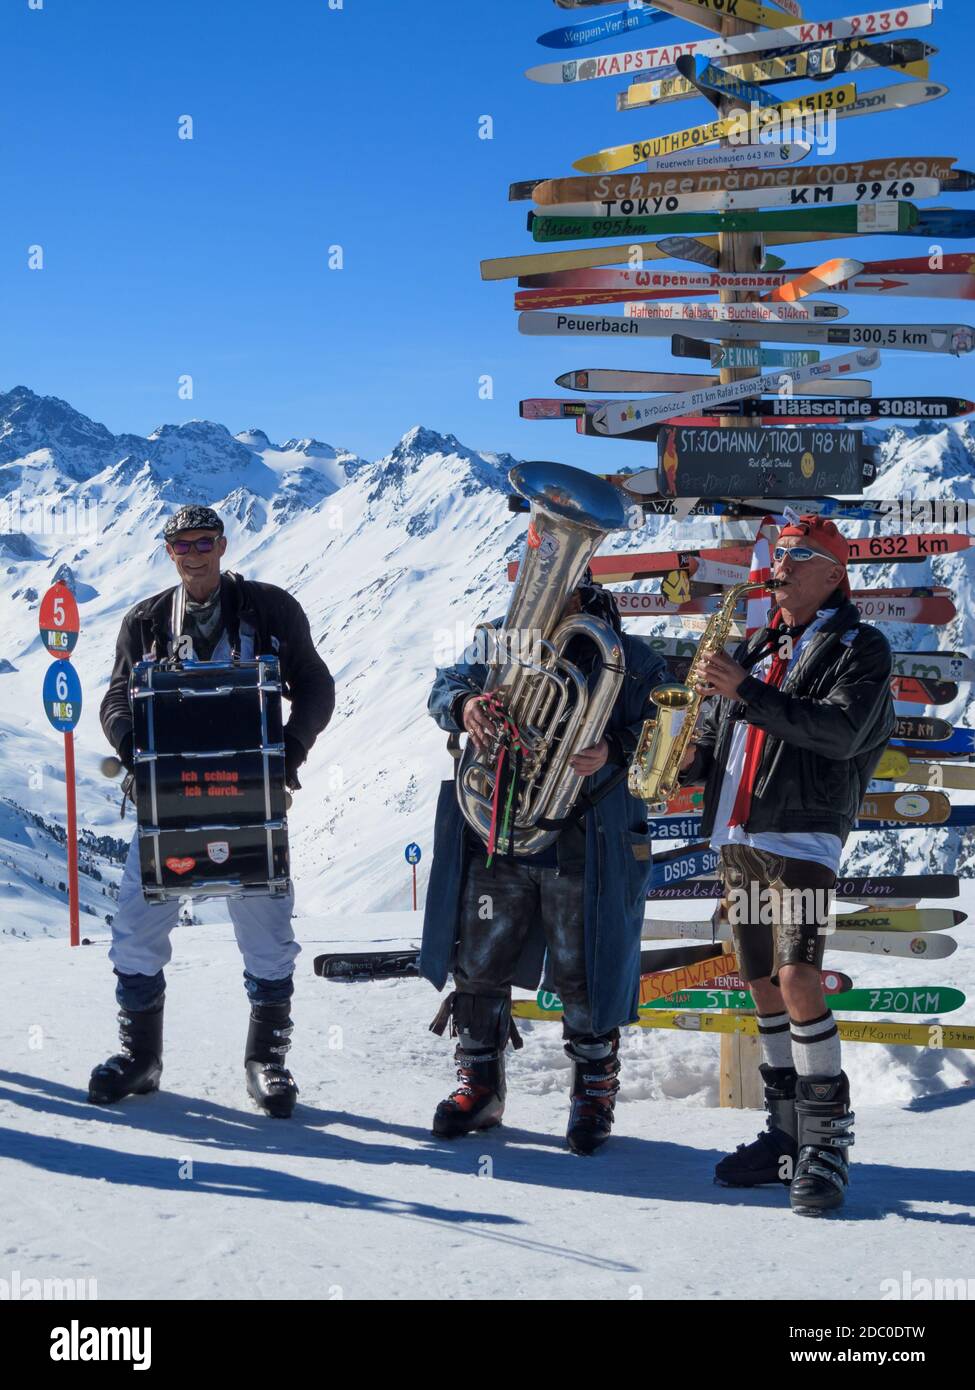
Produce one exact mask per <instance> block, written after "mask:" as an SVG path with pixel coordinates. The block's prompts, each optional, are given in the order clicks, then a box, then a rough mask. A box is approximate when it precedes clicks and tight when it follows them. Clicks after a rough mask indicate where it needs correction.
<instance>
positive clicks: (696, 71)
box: [674, 53, 779, 111]
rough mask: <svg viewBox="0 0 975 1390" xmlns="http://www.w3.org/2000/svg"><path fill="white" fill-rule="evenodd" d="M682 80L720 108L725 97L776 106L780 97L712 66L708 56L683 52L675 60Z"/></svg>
mask: <svg viewBox="0 0 975 1390" xmlns="http://www.w3.org/2000/svg"><path fill="white" fill-rule="evenodd" d="M674 66H675V67H676V69H677V71H678V72H679V73H680V75H681V77H683V79H684V81H685V82H688V83H690V85H691V86H692V87H694V88H695V89H696V90H697V91H698V92H700V94H701V96H703V97H705V98H706V99H707V100H708V101H709V102H710V103H711V105H712V106H714V107H716V108H717V110H718V111H721V110H722V109H723V108H722V103H723V102H724V101H728V100H730V101H737V102H740V103H741V104H742V105H743V106H747V105H748V104H749V103H754V104H755V105H756V106H759V107H761V106H777V105H778V102H779V99H778V97H776V96H774V95H773V94H772V93H771V92H766V91H765V89H764V88H763V87H759V86H757V85H756V84H755V83H754V82H749V81H747V80H746V79H745V78H743V77H741V76H738V75H737V74H735V73H731V72H728V71H727V70H726V69H724V68H718V67H715V65H714V64H713V63H709V62H708V60H707V58H695V57H693V56H692V55H691V54H689V53H687V54H684V56H683V57H681V58H678V59H677V62H676V63H675V64H674Z"/></svg>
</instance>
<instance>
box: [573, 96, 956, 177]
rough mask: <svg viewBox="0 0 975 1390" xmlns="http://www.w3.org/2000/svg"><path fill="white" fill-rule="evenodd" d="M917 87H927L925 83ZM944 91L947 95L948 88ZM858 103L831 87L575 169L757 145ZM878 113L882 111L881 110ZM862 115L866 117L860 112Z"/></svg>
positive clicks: (611, 151) (614, 150) (592, 158)
mask: <svg viewBox="0 0 975 1390" xmlns="http://www.w3.org/2000/svg"><path fill="white" fill-rule="evenodd" d="M902 85H903V86H909V85H913V84H910V83H904V84H902ZM917 85H918V86H921V87H924V86H925V84H924V83H919V84H917ZM928 85H931V84H928ZM944 91H947V88H945V89H944ZM857 100H858V93H857V89H856V86H855V84H854V83H852V82H844V83H843V84H842V85H841V86H839V87H828V88H826V90H824V91H819V92H813V93H812V94H811V95H809V96H806V97H793V98H791V99H790V100H786V101H780V102H776V104H775V105H774V106H764V107H762V108H761V109H760V110H758V111H755V110H749V111H748V112H747V113H743V112H736V113H733V114H732V115H730V116H721V117H719V118H718V119H717V120H713V121H706V122H704V123H703V124H702V125H695V126H689V127H688V128H687V130H675V131H673V132H672V133H671V134H670V135H657V136H654V137H652V138H651V139H648V140H638V141H632V142H631V143H630V144H628V145H611V146H609V147H608V148H607V149H603V150H596V152H595V153H594V154H586V155H583V156H582V157H581V158H579V159H574V160H573V161H572V167H573V168H574V169H579V170H580V171H581V172H582V173H584V174H608V173H612V172H613V171H614V170H616V169H628V168H629V167H630V166H631V165H633V164H639V163H640V162H641V161H642V160H645V159H650V158H652V157H654V156H656V155H662V154H673V153H674V152H675V151H678V150H685V149H695V148H697V147H698V146H700V145H715V144H717V143H718V141H719V140H729V141H731V143H732V144H740V143H742V142H743V141H744V140H746V139H749V138H750V139H752V140H753V141H757V140H760V139H761V137H762V135H763V133H766V132H770V133H771V134H772V135H773V136H774V134H775V132H776V129H777V127H779V126H781V125H782V124H783V123H784V122H786V121H789V122H798V121H800V120H802V119H803V118H804V117H807V116H809V115H812V114H814V113H817V112H830V113H832V114H833V115H836V116H838V115H840V114H841V113H842V112H843V111H844V110H851V111H852V110H854V109H855V108H856V103H857ZM877 109H883V108H882V107H879V106H878V107H877ZM860 114H866V113H865V112H864V111H861V113H860ZM799 133H800V134H802V133H803V132H801V131H800V132H799Z"/></svg>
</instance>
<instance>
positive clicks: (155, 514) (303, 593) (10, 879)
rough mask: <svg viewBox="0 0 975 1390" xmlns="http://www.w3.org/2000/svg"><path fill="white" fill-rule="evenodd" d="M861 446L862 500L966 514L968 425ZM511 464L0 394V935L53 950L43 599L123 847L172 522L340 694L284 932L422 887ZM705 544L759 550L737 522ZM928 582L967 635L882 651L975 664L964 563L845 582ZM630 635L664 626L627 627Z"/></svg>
mask: <svg viewBox="0 0 975 1390" xmlns="http://www.w3.org/2000/svg"><path fill="white" fill-rule="evenodd" d="M873 434H874V436H875V439H876V442H878V443H879V444H880V446H881V452H882V456H883V461H884V466H883V473H882V476H881V478H880V479H879V480H878V482H877V483H876V484H875V485H874V487H873V492H874V494H875V495H876V496H878V497H903V496H909V495H910V496H914V497H916V498H918V499H931V498H933V497H936V496H955V497H963V498H967V499H970V498H972V496H973V489H972V466H973V463H975V435H973V433H972V430H971V428H970V426H969V425H968V424H967V423H966V424H961V425H951V426H932V425H928V426H920V427H918V428H916V429H895V430H892V431H890V432H889V434H886V435H883V434H882V433H881V432H877V431H874V432H873ZM540 452H541V451H540ZM641 462H642V461H641ZM513 463H514V460H513V459H512V458H510V457H508V456H507V455H497V454H492V453H487V452H483V451H477V450H474V449H470V448H468V447H466V446H464V445H463V444H461V443H460V442H459V441H458V440H457V439H455V438H454V437H453V436H452V435H449V434H446V435H444V434H438V433H436V432H435V431H433V430H430V429H427V428H423V427H420V426H416V427H414V428H413V429H411V430H409V431H408V432H407V433H406V434H405V435H404V436H403V438H402V439H401V440H399V442H398V443H397V444H396V445H395V446H394V447H393V449H392V450H391V451H390V452H389V453H388V454H387V455H386V456H385V457H383V458H381V459H377V460H375V461H369V460H366V459H362V458H360V457H358V456H357V455H355V454H354V453H353V452H351V451H350V450H347V449H342V448H336V447H332V446H331V445H328V444H324V443H322V442H320V441H318V440H314V439H290V440H288V441H286V442H285V443H282V444H275V443H273V442H272V441H271V440H270V439H269V438H268V437H267V435H266V434H265V433H264V432H263V431H262V430H260V429H258V428H252V429H248V430H244V431H241V432H240V433H238V434H236V435H234V434H231V433H230V432H229V430H227V429H226V428H225V427H224V426H223V425H220V424H215V423H213V422H211V421H202V420H194V421H189V422H187V423H184V424H181V425H162V426H160V427H159V428H158V429H156V430H154V431H153V432H152V434H150V435H149V436H148V437H146V438H142V437H139V436H135V435H113V434H111V432H110V431H109V430H108V429H107V428H106V427H105V426H104V425H101V424H97V423H96V422H94V421H92V420H89V419H88V418H87V417H85V416H84V415H82V414H80V413H79V412H78V411H76V410H74V409H73V408H72V407H71V406H70V405H68V404H67V403H65V402H63V401H59V400H56V399H53V398H49V397H38V396H36V395H34V393H32V392H31V391H29V390H27V389H26V388H25V387H17V388H15V389H14V390H13V391H11V392H9V393H8V394H6V395H0V518H4V517H5V518H6V519H5V521H4V520H0V584H2V596H3V601H4V603H3V611H4V615H5V616H4V645H3V652H4V662H3V666H2V668H0V689H2V690H3V691H4V692H5V694H6V697H7V698H6V699H5V700H4V702H3V714H2V715H0V775H2V785H3V793H2V794H3V797H4V806H5V807H6V808H7V809H6V812H5V817H4V819H3V820H0V850H2V851H3V856H2V861H0V894H3V895H4V896H3V897H2V898H0V902H2V904H3V907H4V913H3V926H2V930H6V931H16V932H17V933H18V934H20V933H22V932H27V934H36V933H38V932H46V931H53V932H55V933H56V934H60V933H61V932H62V930H63V917H62V916H61V915H60V914H59V912H58V911H55V910H53V909H54V900H52V899H51V897H50V893H51V891H52V889H51V884H49V883H44V884H38V883H37V876H38V872H39V871H40V870H39V865H40V863H41V861H40V859H39V858H38V856H44V855H47V856H50V862H51V863H52V864H53V862H54V861H55V860H56V859H57V856H58V853H59V852H63V851H62V847H61V846H59V844H58V843H57V842H56V841H55V840H51V838H50V831H49V829H44V828H42V827H41V826H39V825H38V824H35V823H33V822H32V821H31V820H30V816H31V815H34V816H37V817H39V818H40V819H41V822H42V823H43V825H44V826H50V825H52V824H58V825H63V818H64V803H63V786H62V781H63V771H61V770H60V769H61V765H62V757H61V750H60V746H59V740H58V738H57V736H56V735H55V734H54V733H53V731H52V730H51V729H50V727H49V726H48V724H47V721H46V719H45V717H44V713H43V710H42V708H41V704H40V687H41V682H42V679H43V673H44V671H45V670H46V668H47V665H48V664H49V659H48V657H47V654H46V652H45V651H44V650H43V648H42V646H41V643H40V640H39V637H38V633H37V609H38V604H39V599H40V596H41V595H42V594H43V592H44V590H45V589H46V588H47V587H48V586H49V585H50V583H52V582H53V580H54V578H55V577H56V576H57V575H58V574H59V573H61V574H64V575H65V576H67V577H68V578H69V581H70V582H71V583H72V584H73V587H74V589H75V593H76V596H77V597H78V600H79V605H80V610H81V623H82V628H81V637H80V640H79V643H78V647H77V649H76V652H75V657H74V661H75V665H76V667H77V669H78V671H79V673H80V675H81V679H82V685H83V690H84V695H85V700H84V712H83V715H82V720H81V724H80V726H79V730H78V733H77V737H76V742H77V757H78V774H79V817H80V823H81V824H82V825H83V826H84V827H85V828H86V830H87V831H89V832H90V833H91V835H93V836H104V835H107V836H109V837H111V839H112V841H115V840H118V839H119V838H125V837H127V836H128V835H129V834H130V833H131V829H132V823H131V820H130V821H128V822H127V823H126V824H122V823H121V822H120V821H119V819H118V811H117V787H116V785H115V784H114V783H109V782H107V781H105V779H104V778H103V777H101V776H100V774H99V771H98V763H99V760H100V759H101V757H102V756H104V754H105V753H106V752H107V751H108V750H107V749H106V747H105V744H104V740H103V737H102V734H101V730H100V727H99V724H98V719H97V707H98V703H99V700H100V698H101V694H102V691H103V690H104V687H105V683H106V681H107V678H108V674H109V671H110V668H111V662H112V657H113V651H114V642H115V636H116V633H117V630H118V626H119V623H120V620H121V618H122V615H123V614H124V613H125V611H126V610H127V609H128V608H129V607H130V606H131V605H132V604H133V603H134V602H136V601H137V600H138V599H139V598H141V597H144V596H146V595H147V594H150V593H153V592H156V591H158V590H160V589H162V588H165V587H166V586H167V585H169V584H170V583H171V582H172V577H173V571H172V566H171V564H170V562H169V560H168V558H167V556H166V554H165V551H164V548H163V545H162V542H161V538H160V531H161V524H162V521H163V519H164V517H165V516H166V515H167V514H169V513H170V512H171V511H172V510H174V509H175V507H176V506H177V505H179V504H180V503H183V502H187V501H192V502H201V503H206V504H209V505H212V506H214V507H216V508H217V510H218V511H219V512H220V514H221V515H222V516H223V517H224V519H225V522H226V525H227V532H228V537H229V542H230V543H229V547H228V553H227V559H226V562H225V563H226V564H227V565H228V567H230V568H234V569H238V570H240V571H241V572H243V573H244V574H247V575H250V576H252V577H254V578H259V579H264V580H268V581H270V582H273V583H276V584H280V585H282V586H284V587H285V588H287V589H289V590H290V591H291V592H293V593H294V594H295V595H296V596H297V597H298V598H299V599H300V601H301V602H302V604H303V605H304V607H305V609H306V611H307V612H308V615H309V618H310V620H311V625H312V631H313V633H314V635H315V637H316V638H317V640H318V641H319V644H320V647H321V651H322V653H323V655H324V657H325V659H326V660H327V662H328V664H329V666H330V668H331V670H332V672H333V674H334V676H335V680H336V685H337V708H336V714H335V718H334V720H333V723H332V725H331V727H330V728H329V729H328V730H327V731H326V733H325V735H324V736H323V737H322V738H321V740H320V741H319V743H318V745H317V746H316V748H315V750H314V752H313V754H312V757H311V759H310V761H309V764H308V765H307V766H306V769H305V770H304V771H303V781H304V789H303V791H302V792H301V794H300V795H299V796H298V797H297V798H296V800H295V806H294V810H293V813H292V830H291V833H292V848H293V859H294V872H295V877H296V881H297V885H298V890H299V895H300V903H299V911H300V912H301V913H302V914H304V915H308V916H316V917H317V916H320V915H322V914H334V913H341V912H346V911H348V910H351V909H356V910H359V911H377V910H386V909H390V908H394V907H402V906H403V905H404V903H405V902H406V901H407V894H408V891H409V879H408V870H407V868H406V865H405V863H404V861H403V846H404V845H405V844H406V843H407V842H408V841H410V840H416V841H417V842H418V843H419V844H420V845H421V846H422V847H423V849H424V851H425V856H424V859H423V861H422V863H421V865H420V882H421V888H422V885H423V884H424V883H425V878H426V873H427V871H428V869H429V862H430V850H431V848H432V846H431V835H432V824H433V808H434V805H435V802H436V796H437V792H438V785H439V782H440V780H441V778H443V777H446V776H448V775H449V770H450V763H449V759H448V757H447V754H446V752H445V746H444V742H445V741H444V736H443V735H442V734H441V733H440V731H439V730H437V729H436V727H435V726H434V724H433V722H432V721H431V720H430V719H429V718H428V717H427V715H426V699H427V693H428V690H429V686H430V682H431V679H432V675H433V671H434V669H435V667H436V666H437V665H440V664H443V663H445V662H446V661H449V660H451V659H453V657H454V656H455V655H456V654H457V653H458V652H459V651H460V650H461V649H462V647H463V646H464V644H465V642H466V640H467V639H468V638H469V635H470V631H471V629H472V627H473V624H474V623H475V622H477V621H479V620H480V619H482V618H484V617H486V616H491V615H495V614H499V613H502V612H503V611H504V608H505V606H506V602H507V592H508V584H507V581H506V578H505V561H506V560H507V559H509V558H512V557H514V556H516V555H517V554H518V551H519V548H520V545H521V542H522V537H523V534H524V529H525V521H524V517H522V516H517V515H513V514H511V513H510V512H508V510H507V508H506V504H505V495H506V491H507V480H506V478H507V472H508V469H509V468H510V467H511V466H512V464H513ZM850 529H851V530H852V531H856V530H858V529H859V530H861V531H863V532H866V531H867V530H868V529H869V528H868V527H866V526H865V525H864V526H862V527H859V528H856V527H851V528H850ZM720 534H721V535H722V536H725V537H727V536H728V535H729V534H732V535H735V534H737V535H738V536H739V537H741V538H745V537H748V536H750V534H751V532H750V529H749V528H748V527H747V526H745V525H744V524H739V529H738V531H737V532H735V531H734V530H729V528H728V526H727V525H725V526H723V527H722V528H721V531H720ZM718 536H719V531H718V528H717V526H716V524H715V523H713V522H711V521H709V520H707V519H693V520H690V521H687V522H684V523H682V524H681V523H676V522H673V521H668V522H657V521H655V522H651V523H648V524H647V525H646V526H645V527H643V528H642V529H640V530H638V531H634V532H630V533H626V534H621V535H617V536H613V537H610V538H609V539H608V540H607V542H606V543H605V544H604V546H603V550H604V552H607V553H608V552H611V551H618V550H622V549H627V548H633V549H646V548H648V547H653V546H667V547H669V546H671V545H674V546H678V545H680V546H687V545H689V544H691V545H693V544H701V543H708V542H714V541H715V540H716V539H717V538H718ZM931 582H934V583H943V584H947V585H949V586H950V587H951V588H952V589H954V590H955V592H956V593H957V595H958V614H959V616H958V617H957V618H956V619H955V620H954V622H952V623H951V624H950V625H948V626H947V627H946V628H944V629H941V630H939V631H938V632H937V633H932V632H930V631H929V630H926V629H923V628H920V627H915V626H911V625H904V626H902V627H890V626H888V627H887V628H886V629H885V630H886V631H887V632H888V635H889V636H890V638H891V640H892V642H893V644H894V645H895V647H897V648H899V649H904V648H912V647H914V648H922V649H923V648H931V647H933V646H936V645H937V646H940V647H943V648H946V649H950V650H955V651H964V652H968V653H971V652H973V651H975V607H973V602H972V597H973V596H972V576H971V567H970V565H969V564H968V562H967V561H966V559H965V557H964V555H961V556H957V557H949V558H944V559H938V560H934V561H931V562H930V563H925V564H924V565H913V566H912V565H901V566H898V567H889V566H888V567H885V568H884V569H880V568H879V567H870V568H863V567H860V568H858V570H857V585H858V587H874V586H877V585H881V584H884V583H889V584H896V585H910V584H918V583H931ZM635 630H636V631H643V632H650V631H653V630H658V631H669V632H670V633H673V632H674V631H675V630H676V629H675V628H674V626H673V625H668V624H666V623H664V622H662V621H661V620H657V621H656V622H655V623H654V622H648V621H646V620H641V621H640V622H638V623H637V624H635ZM972 698H973V697H972V693H971V690H970V688H969V687H968V686H967V685H966V686H962V687H961V692H960V694H959V698H958V700H957V701H956V702H955V704H954V705H953V706H951V707H949V708H940V709H938V710H937V711H933V710H931V711H928V712H929V713H937V714H939V715H941V716H942V717H945V718H948V719H950V720H952V722H954V723H956V724H970V723H971V720H972V714H971V712H970V709H969V707H970V704H971V702H972ZM902 712H905V713H914V714H917V713H921V712H922V711H921V707H920V706H909V707H908V706H904V707H903V710H902ZM956 795H957V794H956ZM25 837H26V838H25ZM971 840H972V837H971V836H970V835H965V836H963V835H962V834H961V833H959V832H949V831H943V830H930V831H927V832H923V831H920V830H914V831H912V832H910V833H909V834H904V835H896V834H889V833H887V834H883V835H880V834H873V835H863V836H859V837H857V839H856V840H855V841H854V842H852V843H851V846H850V850H849V854H848V858H847V864H848V866H849V867H850V868H852V867H853V866H857V867H862V868H869V869H871V870H873V871H875V872H881V871H883V872H897V871H903V870H909V869H912V868H913V869H915V870H916V869H919V868H923V867H925V866H927V865H931V866H932V867H944V868H949V867H951V866H952V865H953V864H954V863H955V862H961V863H962V865H963V866H966V865H967V866H971V864H972V862H973V861H975V852H973V850H972V848H971ZM97 858H98V857H97V853H96V854H95V857H94V859H93V860H92V862H93V863H96V862H97ZM100 872H103V874H104V878H103V880H102V881H98V880H94V881H93V883H92V884H90V885H89V884H86V889H85V892H86V894H87V896H86V897H85V902H86V903H87V904H88V906H90V908H91V909H92V911H93V912H95V913H96V914H97V915H99V916H102V917H103V916H104V906H105V897H104V895H103V894H102V891H101V890H102V888H103V886H104V885H105V883H109V884H110V883H111V882H112V880H113V878H114V877H115V876H116V875H117V863H115V862H113V858H112V857H111V856H110V857H108V858H107V859H106V860H105V862H104V863H102V864H101V866H100ZM50 878H51V880H52V882H53V883H54V885H55V887H54V889H53V891H54V892H55V894H56V893H57V889H56V884H57V883H58V882H60V881H61V879H62V878H63V873H62V874H55V873H54V872H53V870H52V871H51V874H50ZM4 880H6V882H5V881H4ZM89 889H90V890H91V891H89ZM56 901H57V902H60V901H61V900H60V899H57V900H56ZM213 910H215V909H210V908H204V909H203V912H204V913H207V912H212V911H213Z"/></svg>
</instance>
